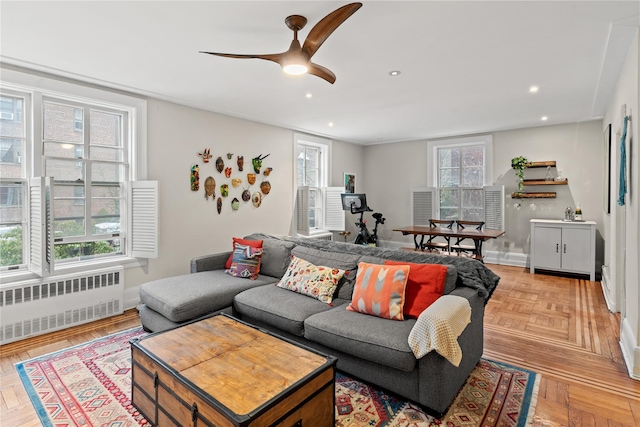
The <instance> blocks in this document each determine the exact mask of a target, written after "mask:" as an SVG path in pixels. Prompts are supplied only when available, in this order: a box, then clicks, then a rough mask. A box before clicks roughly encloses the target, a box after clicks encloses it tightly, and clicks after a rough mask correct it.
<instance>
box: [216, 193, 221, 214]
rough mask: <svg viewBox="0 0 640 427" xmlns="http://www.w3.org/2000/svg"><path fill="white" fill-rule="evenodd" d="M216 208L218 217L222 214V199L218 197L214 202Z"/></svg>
mask: <svg viewBox="0 0 640 427" xmlns="http://www.w3.org/2000/svg"><path fill="white" fill-rule="evenodd" d="M216 205H217V208H218V215H220V214H221V213H222V197H218V201H217V202H216Z"/></svg>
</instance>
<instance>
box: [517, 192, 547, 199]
mask: <svg viewBox="0 0 640 427" xmlns="http://www.w3.org/2000/svg"><path fill="white" fill-rule="evenodd" d="M511 198H512V199H555V198H556V193H555V192H552V191H551V192H546V193H518V192H516V193H511Z"/></svg>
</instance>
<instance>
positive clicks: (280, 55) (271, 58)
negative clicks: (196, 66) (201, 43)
mask: <svg viewBox="0 0 640 427" xmlns="http://www.w3.org/2000/svg"><path fill="white" fill-rule="evenodd" d="M200 53H207V54H209V55H215V56H222V57H224V58H240V59H264V60H267V61H273V62H276V63H278V64H280V61H282V58H284V54H283V53H272V54H265V55H236V54H234V53H216V52H203V51H200Z"/></svg>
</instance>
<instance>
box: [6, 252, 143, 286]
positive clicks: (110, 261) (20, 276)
mask: <svg viewBox="0 0 640 427" xmlns="http://www.w3.org/2000/svg"><path fill="white" fill-rule="evenodd" d="M120 265H121V266H123V267H124V268H133V267H144V266H145V265H147V260H146V259H144V258H131V257H126V256H121V257H113V258H107V259H100V260H92V261H82V262H70V263H66V264H63V265H56V267H55V272H54V274H53V275H52V276H54V277H55V276H59V275H63V274H71V273H79V272H85V271H89V270H95V269H98V268H105V267H113V266H120ZM39 279H40V276H38V275H37V274H34V273H32V272H30V271H26V270H20V271H10V272H3V273H2V274H0V285H4V284H11V283H17V282H23V281H27V280H39Z"/></svg>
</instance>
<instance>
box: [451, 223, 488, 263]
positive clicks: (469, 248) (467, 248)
mask: <svg viewBox="0 0 640 427" xmlns="http://www.w3.org/2000/svg"><path fill="white" fill-rule="evenodd" d="M456 223H457V225H458V229H461V230H464V229H465V228H472V227H473V228H475V229H476V230H478V231H482V228H483V227H484V221H462V220H457V221H456ZM465 239H466V240H470V239H469V238H465V237H458V238H457V239H456V242H455V243H454V244H453V245H451V251H452V252H453V251H455V252H457V253H458V255H461V254H463V253H465V254H470V255H472V256H473V257H475V258H477V259H480V260H482V254H479V253H478V251H477V249H476V245H475V244H473V245H463V244H462V242H463V241H464V240H465Z"/></svg>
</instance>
